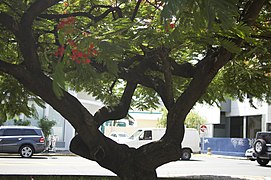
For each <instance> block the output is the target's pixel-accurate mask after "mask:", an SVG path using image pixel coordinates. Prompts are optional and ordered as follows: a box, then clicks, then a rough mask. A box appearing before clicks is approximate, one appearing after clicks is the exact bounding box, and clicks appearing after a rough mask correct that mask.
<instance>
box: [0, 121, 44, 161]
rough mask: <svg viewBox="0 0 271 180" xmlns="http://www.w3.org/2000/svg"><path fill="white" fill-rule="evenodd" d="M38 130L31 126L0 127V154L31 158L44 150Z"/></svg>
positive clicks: (42, 140) (41, 136)
mask: <svg viewBox="0 0 271 180" xmlns="http://www.w3.org/2000/svg"><path fill="white" fill-rule="evenodd" d="M44 140H45V138H44V135H43V132H42V130H41V129H40V128H37V127H31V126H0V153H19V154H20V155H21V156H22V157H25V158H28V157H31V156H32V155H33V154H34V153H40V152H42V151H44V150H45V142H44Z"/></svg>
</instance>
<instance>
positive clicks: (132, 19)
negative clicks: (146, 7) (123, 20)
mask: <svg viewBox="0 0 271 180" xmlns="http://www.w3.org/2000/svg"><path fill="white" fill-rule="evenodd" d="M141 2H142V0H138V1H137V3H136V7H135V9H134V11H133V15H132V17H131V21H134V19H135V17H136V14H137V12H138V10H139V6H140V3H141Z"/></svg>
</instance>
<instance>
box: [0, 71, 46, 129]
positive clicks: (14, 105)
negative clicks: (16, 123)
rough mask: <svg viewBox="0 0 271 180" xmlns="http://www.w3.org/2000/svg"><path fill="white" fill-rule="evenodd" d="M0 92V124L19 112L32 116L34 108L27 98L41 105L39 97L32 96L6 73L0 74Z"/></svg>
mask: <svg viewBox="0 0 271 180" xmlns="http://www.w3.org/2000/svg"><path fill="white" fill-rule="evenodd" d="M0 92H1V93H0V102H1V108H0V124H2V123H4V122H5V121H6V120H7V119H12V118H13V117H15V116H16V115H19V114H21V113H23V114H25V115H26V116H27V117H30V116H32V115H33V114H34V113H35V108H34V107H32V106H31V105H29V104H28V101H29V99H32V100H33V101H34V102H35V103H36V104H38V105H39V106H42V105H43V101H42V100H41V99H40V98H38V97H36V96H34V95H33V93H31V92H29V91H28V90H26V89H25V88H24V87H23V86H22V85H21V84H19V83H18V81H17V80H15V79H14V78H13V77H11V76H8V75H6V74H2V75H0Z"/></svg>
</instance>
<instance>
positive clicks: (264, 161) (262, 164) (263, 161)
mask: <svg viewBox="0 0 271 180" xmlns="http://www.w3.org/2000/svg"><path fill="white" fill-rule="evenodd" d="M257 162H258V163H259V164H260V165H261V166H266V165H267V164H268V163H269V160H268V159H261V158H257Z"/></svg>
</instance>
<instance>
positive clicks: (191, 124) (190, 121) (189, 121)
mask: <svg viewBox="0 0 271 180" xmlns="http://www.w3.org/2000/svg"><path fill="white" fill-rule="evenodd" d="M161 111H162V117H161V118H160V119H159V120H158V124H157V126H158V127H166V125H167V113H168V112H167V110H166V108H162V109H161ZM206 122H207V120H206V119H204V118H203V117H201V116H200V115H199V114H198V113H196V112H194V111H190V113H189V114H188V115H187V116H186V119H185V121H184V124H185V126H186V127H187V128H195V129H199V126H200V125H201V124H205V123H206Z"/></svg>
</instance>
